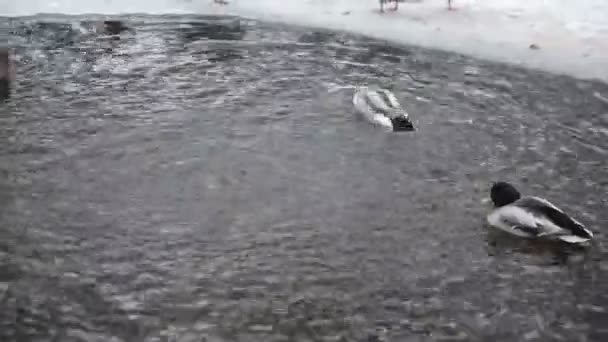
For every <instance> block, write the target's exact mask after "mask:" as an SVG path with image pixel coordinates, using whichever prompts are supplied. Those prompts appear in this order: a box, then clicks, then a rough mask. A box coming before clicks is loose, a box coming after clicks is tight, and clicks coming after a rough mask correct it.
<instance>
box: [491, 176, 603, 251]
mask: <svg viewBox="0 0 608 342" xmlns="http://www.w3.org/2000/svg"><path fill="white" fill-rule="evenodd" d="M490 196H491V198H492V202H494V206H495V207H496V209H495V210H494V211H493V212H491V213H490V214H489V215H488V217H487V219H488V223H490V225H492V226H494V227H496V228H498V229H501V230H504V231H506V232H508V233H511V234H513V235H517V236H521V237H527V238H547V239H553V240H561V241H564V242H568V243H583V242H587V241H589V240H591V239H592V238H593V233H592V232H591V231H589V230H588V229H587V228H585V226H583V224H582V223H580V222H578V221H577V220H575V219H573V218H572V217H570V216H568V215H567V214H566V213H564V212H563V211H562V210H561V209H559V208H557V207H556V206H555V205H553V204H552V203H551V202H549V201H547V200H545V199H542V198H539V197H532V196H525V197H522V196H521V194H520V193H519V191H517V189H515V187H514V186H513V185H511V184H509V183H506V182H497V183H494V185H493V186H492V189H491V190H490Z"/></svg>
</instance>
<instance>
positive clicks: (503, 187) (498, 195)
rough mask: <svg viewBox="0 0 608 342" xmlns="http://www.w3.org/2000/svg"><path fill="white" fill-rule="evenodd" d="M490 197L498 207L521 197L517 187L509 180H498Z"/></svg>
mask: <svg viewBox="0 0 608 342" xmlns="http://www.w3.org/2000/svg"><path fill="white" fill-rule="evenodd" d="M490 198H492V202H493V203H494V206H496V207H502V206H504V205H507V204H511V203H513V202H515V201H517V200H518V199H520V198H521V194H520V193H519V191H517V189H515V187H514V186H513V185H511V184H509V183H507V182H496V183H494V184H493V185H492V189H491V190H490Z"/></svg>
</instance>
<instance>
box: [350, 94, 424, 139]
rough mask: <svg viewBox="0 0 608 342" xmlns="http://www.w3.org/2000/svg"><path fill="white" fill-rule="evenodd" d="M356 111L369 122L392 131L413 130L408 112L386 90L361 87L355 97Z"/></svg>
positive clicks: (393, 95)
mask: <svg viewBox="0 0 608 342" xmlns="http://www.w3.org/2000/svg"><path fill="white" fill-rule="evenodd" d="M353 105H354V106H355V109H356V110H357V111H358V112H359V113H360V114H362V115H363V117H364V118H365V119H367V120H368V121H369V122H371V123H373V124H376V125H380V126H382V127H385V128H387V129H390V130H413V129H414V127H413V125H412V123H411V121H410V119H409V115H408V114H407V112H406V111H405V110H404V109H403V107H401V105H400V104H399V101H397V98H396V97H395V94H393V93H392V92H390V91H389V90H386V89H381V88H375V87H373V88H371V87H360V88H356V89H355V94H354V95H353Z"/></svg>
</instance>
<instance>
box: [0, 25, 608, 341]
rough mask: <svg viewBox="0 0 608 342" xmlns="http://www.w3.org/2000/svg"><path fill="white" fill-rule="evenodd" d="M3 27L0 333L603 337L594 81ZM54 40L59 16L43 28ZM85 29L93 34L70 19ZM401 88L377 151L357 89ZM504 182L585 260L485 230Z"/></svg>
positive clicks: (406, 55)
mask: <svg viewBox="0 0 608 342" xmlns="http://www.w3.org/2000/svg"><path fill="white" fill-rule="evenodd" d="M123 19H124V21H125V22H127V23H128V24H129V26H131V27H132V28H133V31H132V32H131V31H129V32H124V33H121V35H120V36H119V37H120V39H105V37H104V36H102V35H99V34H96V33H95V32H92V31H91V30H90V29H89V27H91V25H89V24H87V23H91V22H94V21H95V20H98V19H97V18H93V17H60V18H49V17H35V18H27V20H26V19H25V18H19V19H12V20H11V21H10V22H8V23H7V22H6V20H7V19H3V20H4V21H5V22H3V24H2V25H3V26H10V27H11V30H12V32H13V33H12V35H11V37H10V44H11V45H12V46H14V47H15V48H16V52H17V57H18V66H17V69H18V70H17V72H18V75H19V78H18V80H17V82H16V89H15V90H16V91H15V96H14V97H13V98H12V99H11V101H10V102H8V103H6V104H2V107H1V115H0V174H1V175H2V176H1V177H0V194H1V195H0V213H1V215H0V237H1V239H0V307H2V310H0V339H1V340H3V341H4V340H7V341H25V340H27V341H35V340H40V341H200V340H201V339H202V338H203V337H204V338H205V340H206V341H248V342H254V341H264V342H267V341H290V340H294V341H448V340H450V341H453V340H462V341H482V340H483V341H485V340H492V341H516V340H517V341H523V340H531V341H534V340H538V341H541V340H542V341H554V340H555V341H580V340H586V341H603V340H606V337H608V336H607V333H606V330H605V327H604V326H605V324H604V322H606V318H607V315H608V313H607V312H606V311H607V310H608V297H607V296H608V291H606V290H607V289H608V288H607V284H608V282H607V278H606V275H607V272H608V263H607V262H606V256H607V253H606V250H607V249H606V237H605V235H604V234H603V232H602V228H603V226H605V223H606V220H607V218H608V217H607V216H606V211H605V207H606V205H607V204H608V203H607V202H606V201H607V198H606V196H605V194H606V193H607V190H608V177H607V172H606V171H607V164H606V162H605V160H606V157H607V154H608V153H607V152H608V145H607V144H606V141H607V140H606V137H607V134H608V105H607V104H606V103H605V102H603V101H601V100H599V99H598V96H597V95H595V94H600V95H602V94H603V96H606V95H607V94H608V86H607V85H605V84H600V83H593V82H588V81H578V80H574V79H571V78H567V77H562V76H554V75H549V74H545V73H538V72H532V71H529V70H522V69H516V68H513V67H509V66H504V65H494V64H489V63H486V62H481V61H476V60H471V59H467V58H465V57H462V56H458V55H450V54H445V53H439V52H432V51H427V50H422V49H417V48H413V47H395V46H391V45H388V44H386V43H383V42H379V41H373V40H369V39H364V38H361V37H357V36H352V35H348V34H343V33H331V32H325V31H319V32H309V31H307V30H304V29H296V28H291V27H284V26H270V25H265V24H262V23H258V22H248V21H244V20H243V21H237V20H236V19H235V18H209V17H201V18H199V17H180V16H171V17H135V16H133V17H129V18H121V20H123ZM49 23H50V24H49ZM83 23H84V24H83ZM352 84H370V85H380V86H383V87H386V88H389V89H391V90H392V91H393V92H394V93H395V94H397V96H398V97H399V100H400V102H401V103H402V104H403V105H404V107H405V108H406V109H407V110H408V112H409V113H410V115H411V117H412V118H413V119H414V120H415V121H416V122H415V124H416V126H417V127H419V130H418V131H417V132H414V133H412V134H398V135H394V134H386V133H385V132H384V131H380V130H376V129H374V127H371V126H370V125H368V124H367V123H366V122H365V121H363V120H362V119H360V118H359V117H357V116H356V114H355V113H354V111H353V109H352V105H351V96H352V93H350V91H349V90H343V91H338V92H331V93H330V92H328V89H329V88H330V87H332V86H335V85H338V86H339V85H352ZM496 179H504V180H507V181H512V182H513V183H515V184H517V185H518V187H520V188H521V189H522V190H523V191H524V192H525V193H534V194H537V195H540V196H545V197H548V198H550V199H551V200H553V201H555V202H556V203H559V204H560V205H561V206H563V207H564V208H565V209H566V210H567V211H569V212H574V213H577V215H576V217H577V218H578V219H579V220H580V221H582V222H583V223H585V224H586V225H588V226H589V228H591V229H592V230H593V231H594V233H595V234H596V241H595V243H594V245H593V246H592V247H591V248H589V249H581V250H579V249H567V250H566V249H564V248H563V246H561V245H555V244H545V243H534V242H530V241H522V240H519V239H515V238H512V237H509V236H505V235H504V234H501V233H500V232H496V231H493V230H491V229H488V227H486V224H485V215H486V213H487V211H488V210H489V208H488V206H487V204H484V202H483V198H484V197H486V196H487V195H488V190H489V186H490V184H491V182H492V181H494V180H496Z"/></svg>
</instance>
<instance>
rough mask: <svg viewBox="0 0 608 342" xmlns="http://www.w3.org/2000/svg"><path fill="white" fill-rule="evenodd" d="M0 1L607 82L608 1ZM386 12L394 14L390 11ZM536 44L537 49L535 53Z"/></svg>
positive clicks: (16, 10) (18, 8)
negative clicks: (230, 20)
mask: <svg viewBox="0 0 608 342" xmlns="http://www.w3.org/2000/svg"><path fill="white" fill-rule="evenodd" d="M227 1H228V2H229V5H227V6H220V5H218V4H215V3H214V2H213V0H86V1H84V0H55V1H53V0H19V1H16V0H0V14H1V15H8V16H18V15H32V14H36V13H64V14H83V13H101V14H124V13H149V14H164V13H198V14H231V15H240V16H245V17H250V18H255V19H264V20H272V21H278V22H283V23H288V24H297V25H306V26H313V27H319V28H329V29H340V30H347V31H351V32H356V33H362V34H366V35H369V36H372V37H376V38H382V39H386V40H389V41H393V42H398V43H406V44H416V45H422V46H426V47H433V48H439V49H443V50H449V51H455V52H460V53H464V54H469V55H473V56H478V57H482V58H487V59H491V60H496V61H503V62H509V63H515V64H523V65H526V66H529V67H533V68H539V69H543V70H547V71H552V72H558V73H565V74H570V75H573V76H578V77H582V78H600V79H603V80H604V81H607V82H608V0H453V6H454V7H455V9H456V10H454V11H448V10H447V0H406V1H408V2H405V3H401V4H400V6H399V7H400V8H399V11H397V12H391V11H387V12H385V13H384V14H380V13H379V11H378V8H379V6H378V0H227ZM387 7H392V4H391V5H387ZM531 44H535V45H537V46H538V47H539V49H530V48H529V47H530V45H531Z"/></svg>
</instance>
